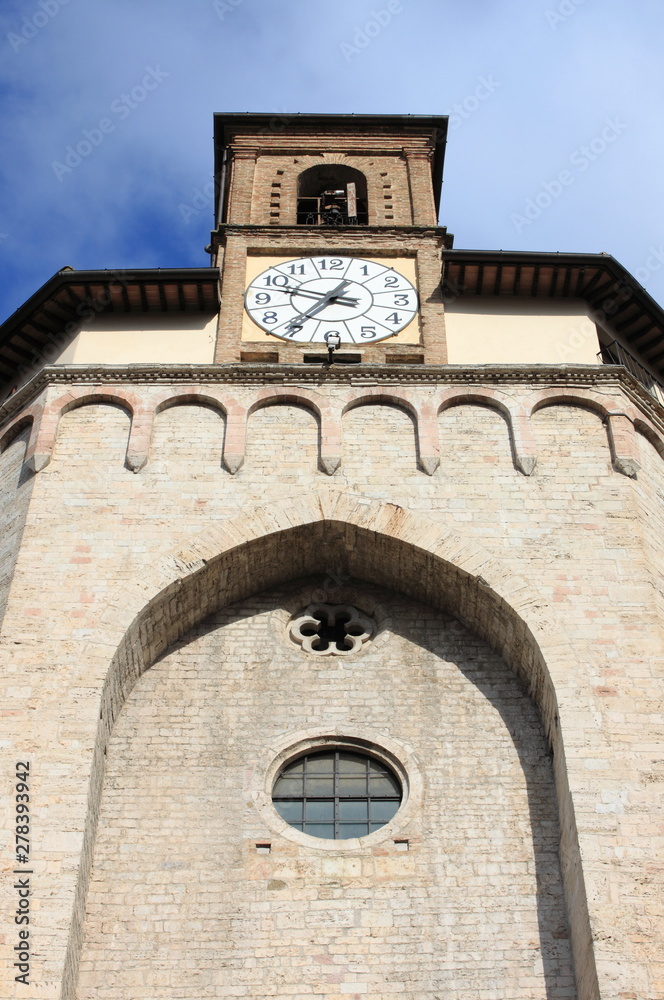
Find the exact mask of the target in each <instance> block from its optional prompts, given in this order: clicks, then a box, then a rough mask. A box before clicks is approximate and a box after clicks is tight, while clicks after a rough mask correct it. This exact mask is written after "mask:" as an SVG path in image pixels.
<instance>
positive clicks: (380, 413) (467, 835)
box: [0, 130, 664, 1000]
mask: <svg viewBox="0 0 664 1000" xmlns="http://www.w3.org/2000/svg"><path fill="white" fill-rule="evenodd" d="M388 131H389V130H388ZM255 138H256V137H255V136H253V137H252V136H251V135H250V136H248V137H247V139H246V142H245V144H244V145H245V146H246V147H247V148H246V149H244V148H243V149H242V150H239V152H238V151H237V150H236V152H238V155H237V157H236V159H235V160H234V168H233V169H234V171H235V172H234V173H233V176H232V180H231V183H230V197H231V199H232V206H231V207H232V211H231V213H230V215H231V217H232V218H231V222H230V223H229V227H230V228H229V227H227V228H226V230H225V231H224V234H221V233H220V235H219V239H218V241H217V250H220V251H221V250H222V249H224V247H225V249H226V252H227V254H231V255H234V257H233V261H230V260H229V261H227V264H228V269H227V271H226V273H225V277H224V285H223V289H224V291H223V299H224V301H223V302H222V305H221V310H220V319H219V336H218V338H217V347H216V355H215V357H216V361H217V363H215V364H210V365H203V364H195V363H192V364H189V365H187V364H182V365H165V364H161V363H159V359H155V363H154V364H133V365H126V366H116V365H115V364H113V363H109V364H106V365H96V366H94V367H86V366H85V365H71V364H66V363H64V364H59V365H53V366H50V367H44V368H43V370H42V371H41V372H40V373H39V374H38V375H37V376H36V377H35V378H34V379H32V381H31V382H30V383H29V384H27V385H24V386H23V387H22V388H19V389H18V391H17V392H15V393H14V394H12V395H10V396H8V398H7V399H6V400H5V403H4V404H3V408H2V410H3V412H2V423H1V424H0V516H1V517H2V519H3V525H4V528H5V530H4V534H3V538H2V558H3V565H2V573H1V575H0V609H2V608H4V618H3V620H2V629H1V631H0V655H1V657H2V661H1V662H2V700H1V711H2V713H3V731H2V743H1V745H2V761H3V767H2V774H3V775H4V777H3V780H4V781H5V782H6V784H5V788H6V789H10V788H11V783H12V776H13V774H14V769H15V765H16V762H17V761H19V760H23V761H29V763H30V810H31V818H32V827H31V830H32V832H31V838H32V839H31V848H32V853H31V862H30V866H31V867H30V873H31V874H30V877H31V890H30V891H31V897H30V899H31V911H30V912H31V924H30V942H31V960H30V982H29V985H27V986H26V985H24V984H23V983H21V982H17V981H16V979H15V976H16V970H15V969H14V967H13V964H12V962H13V960H12V954H13V950H12V949H13V948H14V946H15V944H16V943H17V938H16V933H17V929H18V928H17V926H16V925H14V923H13V913H14V910H15V907H16V890H15V888H14V886H13V879H14V877H15V876H14V874H13V872H14V868H15V867H16V861H15V856H14V854H13V843H14V841H13V836H14V825H15V814H14V812H13V811H12V809H11V808H8V809H7V810H5V811H3V829H4V830H5V836H4V843H5V844H6V845H8V847H7V849H6V854H5V855H3V859H4V861H5V869H6V873H5V874H6V877H5V878H4V880H3V881H2V883H1V885H0V894H1V900H2V913H3V914H5V915H7V916H6V919H5V920H4V923H3V932H2V933H3V937H2V938H1V939H0V947H1V948H2V949H4V953H3V962H2V963H1V964H0V976H1V978H0V994H1V995H2V996H3V997H4V996H6V997H8V998H10V997H11V998H12V1000H15V998H26V997H28V998H29V1000H56V998H62V1000H91V998H92V997H95V998H99V1000H203V998H230V997H242V998H247V1000H262V998H263V997H288V998H289V1000H311V998H315V997H320V998H322V1000H388V998H391V997H403V998H404V1000H440V998H442V997H455V998H458V1000H563V998H564V1000H571V998H574V1000H600V998H601V1000H664V962H663V960H662V944H663V940H662V938H663V935H662V927H663V926H664V897H663V889H664V867H663V866H662V864H661V850H662V846H663V845H664V829H663V825H662V824H663V818H664V817H663V815H662V797H661V783H662V780H663V777H664V770H663V768H662V736H663V735H664V734H663V732H662V730H663V725H662V702H663V700H664V680H663V676H664V671H663V669H662V668H663V667H664V624H663V623H664V571H663V566H664V410H663V409H662V407H661V405H660V404H659V403H658V402H657V400H656V398H655V397H654V396H653V395H652V394H650V393H649V392H647V391H646V389H645V388H644V387H643V386H642V385H641V384H640V383H639V381H637V380H636V379H635V378H634V377H633V376H632V375H630V374H629V373H628V372H626V370H625V369H624V368H621V367H603V366H601V365H580V366H573V365H567V366H558V367H556V366H547V365H544V364H539V365H535V364H534V365H525V364H523V365H511V366H507V365H505V366H500V365H498V366H493V365H492V366H489V365H475V366H468V367H461V366H455V365H446V364H443V363H442V362H443V361H444V358H445V326H444V318H443V311H444V300H443V296H442V294H438V292H437V289H438V288H439V281H440V271H439V266H440V253H441V248H442V246H443V245H444V243H445V235H444V233H443V232H442V230H441V229H438V228H436V227H435V217H432V205H433V203H432V201H431V173H430V170H429V166H428V161H427V159H426V157H424V156H422V155H421V151H420V152H418V151H417V150H415V152H413V150H408V149H407V150H404V148H403V142H402V143H401V146H399V144H398V143H396V145H395V148H392V146H391V145H390V142H389V141H388V139H389V136H386V135H379V138H378V139H376V143H377V147H380V148H382V154H381V155H382V156H383V163H382V164H381V163H379V162H378V159H379V156H378V154H379V152H380V148H378V149H377V150H373V151H372V150H371V149H370V148H369V147H368V144H367V143H366V142H365V143H364V145H362V142H360V139H359V138H358V137H357V136H355V137H354V139H353V143H350V142H348V143H346V144H345V145H344V144H343V143H341V145H343V146H344V148H343V149H341V151H340V152H339V157H340V159H342V160H343V161H344V162H346V158H349V159H350V158H352V157H355V158H356V160H355V161H354V162H356V161H357V158H359V157H364V161H363V162H364V163H365V167H366V171H367V176H368V180H369V190H370V203H371V199H372V198H373V200H374V206H375V205H376V198H377V197H378V199H379V200H378V203H377V204H378V205H379V206H380V211H379V210H378V208H377V207H374V209H373V211H374V212H375V214H374V216H372V217H371V218H370V225H369V226H368V227H367V229H365V230H364V232H362V231H360V228H359V227H356V229H355V230H354V231H353V232H352V233H347V234H343V238H342V237H339V236H338V235H336V234H331V233H330V232H329V231H328V232H326V233H325V236H324V237H323V236H318V235H316V234H315V233H312V232H311V230H307V231H306V232H304V231H303V236H302V241H301V242H299V243H297V244H295V243H293V242H292V232H291V231H292V230H294V228H295V227H294V223H293V219H292V215H293V212H294V208H295V188H294V184H295V181H296V179H297V175H298V171H299V170H300V168H301V166H302V163H304V165H305V166H308V165H309V164H310V162H312V160H311V158H312V157H314V156H315V155H316V154H315V151H314V148H313V147H314V145H315V143H316V142H317V141H319V140H320V135H318V136H315V135H314V136H310V137H309V139H308V140H307V141H308V142H309V143H310V146H311V148H309V149H308V151H307V150H305V153H304V154H302V155H304V156H305V159H304V160H302V163H295V164H293V163H292V162H291V161H292V160H293V159H296V158H294V157H293V156H292V150H291V151H288V150H286V152H284V149H283V148H282V147H283V142H282V146H281V147H280V145H279V142H278V141H277V139H273V140H270V142H267V141H266V142H265V143H264V145H265V146H267V147H270V149H269V157H270V159H269V162H268V154H266V156H265V157H264V158H261V156H257V155H256V154H255V152H252V149H253V146H252V142H254V140H255ZM298 141H300V140H298ZM335 141H337V142H341V140H340V139H339V137H338V136H337V138H336V139H335ZM353 144H355V145H353ZM358 144H359V145H358ZM381 144H382V146H381ZM360 147H361V148H360ZM388 147H389V148H388ZM397 147H398V148H397ZM353 150H354V151H353ZM399 150H400V151H399ZM305 154H306V155H305ZM298 155H299V154H298ZM307 157H309V158H307ZM386 160H389V161H390V164H391V165H390V166H389V170H388V171H387V176H388V181H389V184H390V185H391V187H390V188H389V198H390V200H388V198H387V196H386V194H385V193H383V194H381V193H380V192H381V190H382V188H381V185H383V184H385V183H388V182H386V181H385V180H384V178H383V172H382V166H384V163H385V161H386ZM296 168H297V169H296ZM278 171H282V173H279V172H278ZM427 171H429V173H427ZM276 177H280V178H282V180H279V181H275V178H276ZM278 185H280V187H278ZM425 188H426V190H425ZM276 191H280V192H281V193H280V195H279V197H278V198H277V195H276V193H275V192H276ZM267 198H269V199H270V204H269V206H268V205H266V199H267ZM381 199H382V200H381ZM272 202H274V203H275V205H276V204H277V202H278V206H279V207H278V208H275V207H274V206H273V204H272ZM388 205H390V206H392V208H391V210H390V212H394V216H395V218H394V220H393V219H390V218H388V217H387V216H388V214H390V213H388V209H387V206H388ZM268 209H269V210H268ZM276 211H278V212H279V213H280V215H279V216H278V217H277V218H276V221H275V218H274V217H273V216H272V212H276ZM381 213H382V214H381ZM409 213H410V214H409ZM392 224H394V227H395V233H397V230H398V227H402V228H403V229H404V230H405V229H408V232H402V233H401V236H399V238H400V239H401V238H402V237H403V240H404V241H406V242H409V247H410V251H411V252H412V253H413V254H414V255H415V256H416V257H417V259H418V262H419V263H418V268H419V272H418V273H419V286H418V287H419V288H420V292H422V290H423V289H424V288H426V289H428V291H429V292H430V293H431V295H429V296H428V300H427V302H426V304H425V306H424V309H423V317H422V318H423V323H422V344H421V345H418V346H419V348H420V350H421V359H420V360H422V359H424V360H426V361H427V362H429V363H426V364H422V363H419V362H418V363H415V362H413V363H410V364H400V363H398V355H397V350H396V348H394V350H393V351H392V355H391V356H390V348H389V347H386V348H384V349H383V352H382V353H380V351H379V349H378V345H376V348H375V353H374V355H371V356H369V355H367V356H366V357H365V358H364V359H363V363H362V364H361V365H356V366H355V367H352V368H351V367H348V368H343V367H342V366H340V365H332V366H330V367H324V366H320V365H306V364H302V363H301V360H302V358H301V351H300V353H298V350H297V349H296V347H295V346H294V345H286V346H285V348H284V349H283V350H282V348H281V345H279V351H277V354H278V359H279V361H280V363H278V364H269V363H263V362H260V361H259V360H258V358H254V360H253V361H248V360H246V359H245V361H244V362H240V361H238V359H239V358H240V357H241V356H242V351H241V347H242V345H241V343H240V340H239V331H240V319H241V316H240V311H241V307H242V304H241V291H242V278H243V275H244V267H243V265H244V262H245V259H246V254H247V252H248V251H249V249H250V247H253V248H254V249H256V248H257V247H260V245H263V244H262V243H261V241H263V243H264V244H265V246H267V243H268V242H269V243H270V247H271V249H272V251H274V246H276V244H277V243H278V244H279V246H280V247H282V248H283V247H284V246H286V245H287V246H286V249H288V250H289V252H290V251H292V252H293V254H294V255H296V254H297V253H300V252H302V253H306V252H310V246H313V245H314V243H316V245H317V246H318V247H319V248H320V247H321V246H323V245H325V246H327V245H328V244H330V245H331V243H332V241H334V240H335V239H336V240H337V243H336V245H337V246H338V247H343V248H344V250H345V252H348V253H353V252H355V253H359V252H360V249H361V248H362V252H363V253H367V252H368V250H369V249H371V248H373V249H375V250H376V252H378V250H380V249H381V247H382V248H383V249H384V246H385V245H386V243H385V241H388V242H389V241H390V240H392V241H394V240H395V239H396V238H397V235H398V233H397V235H395V233H392V234H390V233H388V232H387V227H388V226H391V225H392ZM233 226H235V227H236V230H237V231H235V230H233ZM381 226H384V227H385V228H386V231H385V233H384V234H383V235H382V236H380V238H379V236H378V235H376V234H377V233H378V230H379V227H381ZM414 226H420V230H419V231H418V233H414V231H413V227H414ZM427 226H431V229H430V230H429V229H426V228H425V227H427ZM243 227H244V228H243ZM409 227H410V228H409ZM381 240H382V241H383V242H382V243H381ZM265 241H267V242H265ZM270 241H272V242H270ZM289 241H290V242H289ZM307 241H308V242H307ZM379 244H380V245H379ZM311 252H313V251H311ZM500 266H502V265H500ZM427 268H428V270H427ZM169 280H171V281H174V280H175V279H169ZM196 280H197V281H199V278H197V279H196ZM570 281H571V278H570ZM427 283H428V284H427ZM568 283H569V282H568ZM123 288H124V286H123ZM155 288H156V286H155ZM174 289H175V285H174V284H172V283H171V285H169V292H168V294H169V295H174V294H175V290H174ZM124 291H125V292H126V298H127V302H128V303H129V306H130V307H131V308H135V307H136V306H134V305H132V302H131V301H130V294H129V292H128V291H127V290H126V289H124ZM162 292H163V294H164V301H166V292H165V291H164V289H163V288H162ZM198 292H199V293H200V295H199V298H200V300H201V302H202V304H201V309H203V305H205V302H206V301H207V300H205V296H204V294H203V290H202V289H201V287H199V289H198ZM134 294H136V295H137V294H138V293H137V292H134V290H133V287H132V295H134ZM141 294H145V298H146V301H147V298H148V295H147V293H146V292H145V289H144V288H142V291H141ZM155 294H156V293H155ZM205 294H208V292H206V293H205ZM187 295H189V296H190V298H189V299H187V301H190V300H191V295H193V292H192V291H191V289H189V290H188V292H187ZM120 301H121V298H119V299H118V302H120ZM183 301H184V293H183ZM167 304H168V303H167ZM427 310H428V311H427ZM480 315H481V313H480ZM171 332H172V331H171ZM284 351H285V353H284ZM385 362H389V363H385ZM432 362H433V363H432ZM321 602H325V603H327V604H330V605H349V606H352V608H354V609H358V613H361V614H362V615H365V616H369V617H370V618H371V621H372V622H374V623H375V630H374V631H371V630H369V632H370V633H371V634H370V635H369V632H367V635H369V638H368V640H367V641H365V642H363V643H361V644H360V643H358V649H357V651H356V652H354V653H352V654H351V655H348V656H338V657H337V656H321V657H317V656H314V655H312V654H310V653H308V652H307V651H306V649H305V648H304V646H303V645H298V644H297V643H296V642H294V641H293V639H292V636H291V635H290V633H289V625H290V623H291V621H292V618H293V616H295V615H298V614H300V613H301V611H302V609H304V608H307V607H309V606H312V605H315V604H316V603H321ZM320 746H341V747H344V746H352V747H359V748H364V749H366V751H367V752H372V751H373V752H375V753H382V754H384V755H385V756H386V759H389V760H391V761H393V762H394V767H395V773H397V774H398V775H399V777H400V779H401V781H402V785H403V789H404V801H403V803H402V805H401V807H400V809H399V811H398V812H397V813H396V815H395V816H394V818H393V819H391V820H390V821H389V822H388V823H386V825H384V826H383V827H381V828H380V829H378V830H375V831H373V832H372V833H370V834H368V835H367V836H366V837H360V838H358V839H349V840H346V841H344V840H327V839H318V838H314V837H310V836H308V835H307V834H305V833H302V832H300V831H298V830H295V829H293V828H292V827H290V826H288V824H287V823H286V822H285V821H284V820H283V819H282V818H281V817H280V816H279V815H278V814H277V812H276V810H275V809H274V807H273V805H272V801H271V789H272V784H273V782H274V780H275V777H276V774H277V771H278V768H279V766H280V765H281V763H283V762H285V761H286V760H290V759H292V757H293V754H295V753H299V752H301V751H303V749H306V748H316V747H320ZM9 801H10V805H13V798H11V795H10V799H9Z"/></svg>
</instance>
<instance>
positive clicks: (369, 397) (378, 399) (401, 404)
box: [341, 389, 417, 422]
mask: <svg viewBox="0 0 664 1000" xmlns="http://www.w3.org/2000/svg"><path fill="white" fill-rule="evenodd" d="M381 404H382V405H387V406H396V407H398V408H399V409H400V410H404V411H405V412H406V413H407V414H408V415H409V416H411V417H413V419H414V420H415V422H417V407H416V406H415V404H414V403H413V402H412V400H411V399H409V397H408V396H407V395H406V394H405V393H403V392H385V390H383V389H370V390H369V391H368V392H361V393H359V395H357V396H352V397H351V398H350V399H348V401H347V402H346V404H345V405H344V407H343V409H342V411H341V413H342V416H343V414H345V413H348V411H349V410H354V409H356V408H357V407H358V406H380V405H381Z"/></svg>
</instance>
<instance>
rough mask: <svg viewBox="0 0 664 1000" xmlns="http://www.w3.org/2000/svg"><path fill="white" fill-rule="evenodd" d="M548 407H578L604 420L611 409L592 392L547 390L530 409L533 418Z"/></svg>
mask: <svg viewBox="0 0 664 1000" xmlns="http://www.w3.org/2000/svg"><path fill="white" fill-rule="evenodd" d="M547 406H578V407H579V408H580V409H582V410H590V411H591V412H592V413H596V414H597V415H598V416H599V417H601V418H602V419H604V418H605V417H606V416H608V414H609V409H608V407H607V405H606V402H605V400H604V399H602V398H601V397H600V396H599V395H596V394H595V393H592V392H574V391H572V392H559V391H558V390H557V389H553V390H547V391H545V392H544V393H542V394H541V395H539V398H536V399H535V402H534V403H533V404H532V406H531V407H530V415H531V416H533V415H534V414H535V413H537V412H538V411H539V410H542V409H544V408H545V407H547Z"/></svg>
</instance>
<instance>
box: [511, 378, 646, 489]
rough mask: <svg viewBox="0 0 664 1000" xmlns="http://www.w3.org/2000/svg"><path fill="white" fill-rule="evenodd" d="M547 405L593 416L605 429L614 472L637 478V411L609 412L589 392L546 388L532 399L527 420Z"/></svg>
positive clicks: (596, 396) (597, 398)
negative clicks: (587, 412)
mask: <svg viewBox="0 0 664 1000" xmlns="http://www.w3.org/2000/svg"><path fill="white" fill-rule="evenodd" d="M549 406H575V407H578V408H579V409H582V410H590V412H591V413H594V414H596V415H597V416H598V417H599V418H600V420H601V421H602V423H603V424H604V426H605V428H606V434H607V446H608V449H609V452H610V455H611V463H612V465H613V467H614V469H615V470H616V471H617V472H622V473H623V475H625V476H629V477H630V478H634V477H635V476H636V474H637V473H638V470H639V468H640V465H639V462H638V458H637V442H636V435H635V430H634V427H635V417H636V411H635V410H634V409H633V408H632V407H630V406H627V407H625V408H624V409H621V410H620V411H617V410H612V409H609V407H608V406H607V404H606V400H605V398H604V397H602V396H601V395H600V394H599V393H595V392H592V391H590V390H584V389H580V390H576V391H571V392H570V391H567V392H560V391H559V390H557V389H548V390H544V392H542V393H541V394H539V398H536V399H535V402H534V403H533V404H532V405H531V407H530V411H529V417H528V419H529V420H530V418H532V417H533V416H534V414H535V413H537V412H539V410H542V409H544V408H545V407H549Z"/></svg>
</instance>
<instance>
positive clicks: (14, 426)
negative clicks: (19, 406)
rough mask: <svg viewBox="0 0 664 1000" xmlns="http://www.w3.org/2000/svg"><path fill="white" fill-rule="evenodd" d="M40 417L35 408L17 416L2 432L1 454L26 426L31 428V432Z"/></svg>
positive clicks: (0, 436)
mask: <svg viewBox="0 0 664 1000" xmlns="http://www.w3.org/2000/svg"><path fill="white" fill-rule="evenodd" d="M37 418H38V414H37V412H36V411H35V410H34V409H32V408H31V409H30V410H24V411H23V413H21V415H20V416H19V417H17V418H16V420H14V421H13V422H12V423H11V424H9V426H8V427H5V429H4V430H3V432H2V434H0V454H2V452H3V451H5V449H7V448H8V447H9V446H10V444H11V443H12V441H13V440H14V439H15V438H16V437H18V435H19V434H21V433H22V431H24V430H25V429H26V427H30V428H31V434H32V431H33V430H34V427H35V421H36V420H37Z"/></svg>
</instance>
